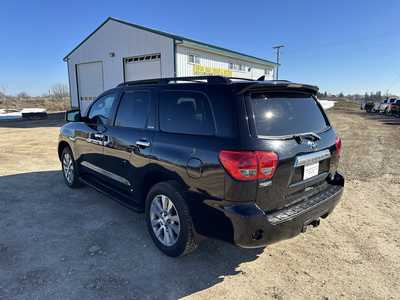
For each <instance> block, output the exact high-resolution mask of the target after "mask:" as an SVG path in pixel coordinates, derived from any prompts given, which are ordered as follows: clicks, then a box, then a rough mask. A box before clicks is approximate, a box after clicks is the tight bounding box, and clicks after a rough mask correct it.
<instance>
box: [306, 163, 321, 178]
mask: <svg viewBox="0 0 400 300" xmlns="http://www.w3.org/2000/svg"><path fill="white" fill-rule="evenodd" d="M318 171H319V162H317V163H313V164H309V165H304V176H303V180H306V179H308V178H311V177H314V176H317V175H318Z"/></svg>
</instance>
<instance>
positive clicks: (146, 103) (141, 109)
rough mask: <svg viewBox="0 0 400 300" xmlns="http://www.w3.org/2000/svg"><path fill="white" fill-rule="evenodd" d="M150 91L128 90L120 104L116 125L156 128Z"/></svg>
mask: <svg viewBox="0 0 400 300" xmlns="http://www.w3.org/2000/svg"><path fill="white" fill-rule="evenodd" d="M151 103H152V101H151V94H150V92H149V91H127V92H125V94H124V95H123V97H122V99H121V103H120V104H119V108H118V112H117V117H116V119H115V126H120V127H130V128H154V120H153V118H152V113H151V108H152V104H151Z"/></svg>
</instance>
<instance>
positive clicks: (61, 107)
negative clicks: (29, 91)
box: [0, 97, 70, 112]
mask: <svg viewBox="0 0 400 300" xmlns="http://www.w3.org/2000/svg"><path fill="white" fill-rule="evenodd" d="M69 107H70V100H69V98H63V99H54V98H43V97H36V98H27V99H14V98H7V99H0V109H3V108H4V109H22V108H45V109H47V111H50V112H51V111H65V110H68V109H69Z"/></svg>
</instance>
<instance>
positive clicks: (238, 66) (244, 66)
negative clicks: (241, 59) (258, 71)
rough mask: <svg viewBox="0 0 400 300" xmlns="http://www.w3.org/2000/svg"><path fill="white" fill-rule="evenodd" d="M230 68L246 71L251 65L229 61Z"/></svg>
mask: <svg viewBox="0 0 400 300" xmlns="http://www.w3.org/2000/svg"><path fill="white" fill-rule="evenodd" d="M229 69H230V70H233V71H241V72H246V71H247V70H248V69H249V67H248V66H246V65H243V64H236V63H229Z"/></svg>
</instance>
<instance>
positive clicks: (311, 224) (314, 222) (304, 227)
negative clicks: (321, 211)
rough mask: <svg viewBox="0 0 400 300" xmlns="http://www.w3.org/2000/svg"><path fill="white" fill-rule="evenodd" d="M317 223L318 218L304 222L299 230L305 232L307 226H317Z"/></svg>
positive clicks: (318, 221)
mask: <svg viewBox="0 0 400 300" xmlns="http://www.w3.org/2000/svg"><path fill="white" fill-rule="evenodd" d="M319 223H320V219H316V220H312V221H308V222H305V223H304V225H303V229H302V230H301V232H303V233H304V232H306V231H307V229H308V228H309V227H318V226H319Z"/></svg>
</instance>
